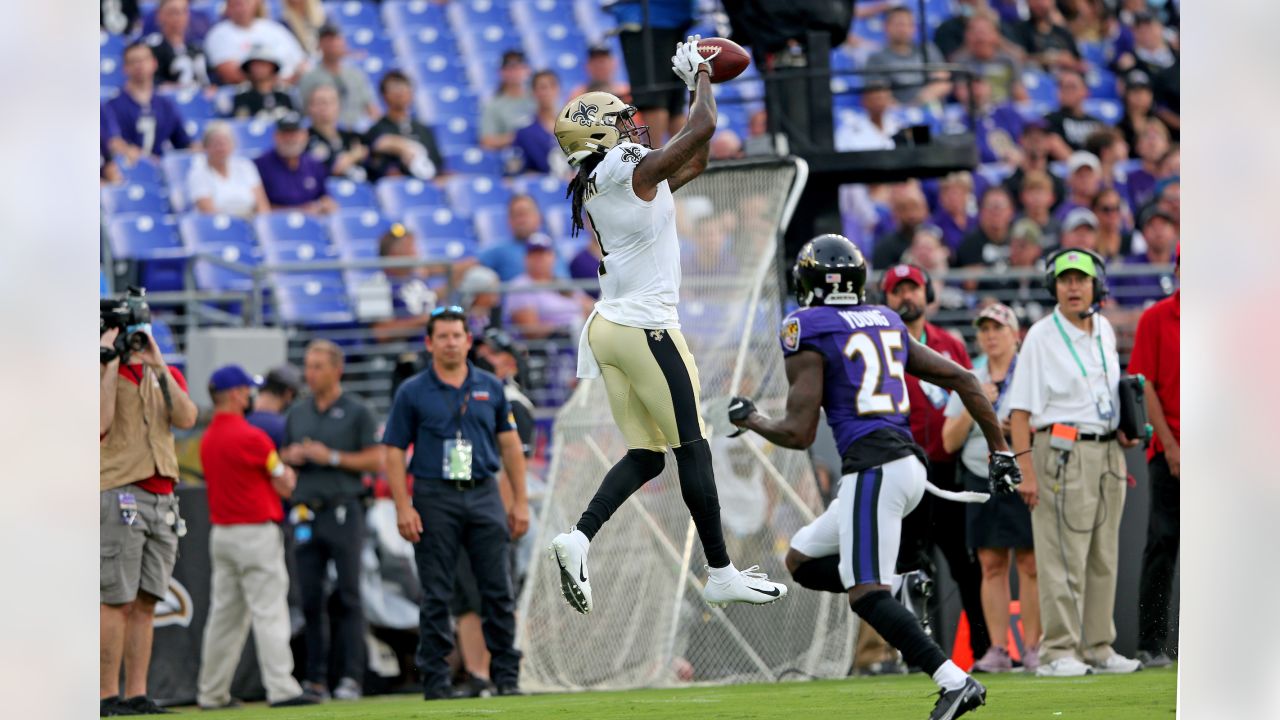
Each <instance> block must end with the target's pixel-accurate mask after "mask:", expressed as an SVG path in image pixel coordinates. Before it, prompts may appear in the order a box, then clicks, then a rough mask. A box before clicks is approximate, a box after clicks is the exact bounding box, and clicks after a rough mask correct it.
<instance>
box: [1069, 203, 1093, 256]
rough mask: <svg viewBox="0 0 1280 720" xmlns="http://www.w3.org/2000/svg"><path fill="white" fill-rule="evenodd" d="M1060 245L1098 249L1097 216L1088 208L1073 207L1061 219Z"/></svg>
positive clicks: (1072, 247) (1079, 248)
mask: <svg viewBox="0 0 1280 720" xmlns="http://www.w3.org/2000/svg"><path fill="white" fill-rule="evenodd" d="M1061 247H1063V248H1069V249H1075V250H1088V251H1089V252H1094V253H1096V252H1097V251H1098V218H1097V216H1096V215H1094V214H1093V212H1092V211H1090V210H1089V208H1082V207H1079V208H1075V209H1074V210H1072V211H1071V212H1069V213H1067V216H1066V217H1065V218H1064V219H1063V221H1062V238H1061Z"/></svg>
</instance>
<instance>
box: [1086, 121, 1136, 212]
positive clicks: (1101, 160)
mask: <svg viewBox="0 0 1280 720" xmlns="http://www.w3.org/2000/svg"><path fill="white" fill-rule="evenodd" d="M1084 149H1085V151H1087V152H1090V153H1093V154H1094V155H1095V156H1097V158H1098V166H1099V168H1100V169H1099V172H1098V174H1099V177H1100V178H1101V180H1102V187H1104V188H1115V189H1116V190H1119V191H1120V194H1121V195H1122V196H1123V197H1126V198H1127V197H1129V175H1128V173H1127V172H1125V167H1124V166H1125V163H1127V162H1128V160H1129V145H1128V144H1127V143H1126V142H1125V141H1124V136H1123V135H1122V134H1121V133H1120V131H1119V130H1117V129H1116V128H1112V127H1104V128H1101V129H1099V130H1096V131H1094V132H1093V134H1091V135H1090V136H1089V137H1088V138H1086V139H1085V141H1084Z"/></svg>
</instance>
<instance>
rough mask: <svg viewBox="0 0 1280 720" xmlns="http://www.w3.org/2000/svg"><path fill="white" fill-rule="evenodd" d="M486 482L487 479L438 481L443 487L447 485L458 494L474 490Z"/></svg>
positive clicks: (442, 479)
mask: <svg viewBox="0 0 1280 720" xmlns="http://www.w3.org/2000/svg"><path fill="white" fill-rule="evenodd" d="M487 481H488V478H471V479H470V480H446V479H444V478H441V479H440V482H442V483H444V484H445V485H448V486H449V487H451V488H453V489H454V490H457V491H458V492H464V491H467V490H475V489H476V488H478V487H480V486H481V485H484V484H485V482H487Z"/></svg>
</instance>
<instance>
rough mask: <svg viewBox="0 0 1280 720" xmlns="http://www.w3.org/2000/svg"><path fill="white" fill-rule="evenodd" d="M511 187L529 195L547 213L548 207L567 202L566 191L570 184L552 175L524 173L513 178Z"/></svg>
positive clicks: (521, 193) (517, 191)
mask: <svg viewBox="0 0 1280 720" xmlns="http://www.w3.org/2000/svg"><path fill="white" fill-rule="evenodd" d="M511 189H512V191H514V192H515V193H516V194H518V195H528V196H530V197H532V198H533V200H534V202H536V203H538V207H540V208H542V211H543V212H544V213H545V212H546V211H547V209H548V208H550V207H553V206H555V205H558V204H561V203H566V202H568V200H567V199H566V198H565V192H566V191H567V190H568V189H569V184H568V183H567V182H565V181H563V180H560V179H559V178H556V177H553V176H551V175H522V176H520V177H517V178H513V179H512V180H511Z"/></svg>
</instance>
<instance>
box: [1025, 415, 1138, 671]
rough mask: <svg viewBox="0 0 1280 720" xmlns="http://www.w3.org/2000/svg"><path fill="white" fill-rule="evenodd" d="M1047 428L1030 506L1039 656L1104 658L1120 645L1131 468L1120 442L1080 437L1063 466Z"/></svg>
mask: <svg viewBox="0 0 1280 720" xmlns="http://www.w3.org/2000/svg"><path fill="white" fill-rule="evenodd" d="M1058 457H1059V454H1058V452H1057V451H1056V450H1053V449H1052V448H1050V447H1049V436H1048V433H1047V432H1042V433H1038V434H1037V435H1036V437H1035V443H1034V445H1033V448H1032V459H1033V461H1034V462H1035V469H1036V479H1037V481H1038V483H1039V491H1040V503H1039V504H1038V505H1037V506H1036V508H1035V510H1034V511H1032V513H1031V530H1032V534H1033V535H1034V537H1035V548H1036V569H1037V572H1038V574H1039V578H1040V619H1041V622H1042V623H1043V625H1044V641H1043V642H1042V643H1041V645H1040V662H1041V663H1049V662H1053V661H1054V660H1057V659H1058V658H1062V657H1066V656H1074V657H1075V658H1076V659H1078V660H1082V661H1085V662H1095V663H1096V662H1101V661H1104V660H1106V659H1107V658H1108V657H1110V656H1111V655H1112V654H1113V653H1115V650H1113V649H1112V648H1111V643H1112V642H1114V641H1115V639H1116V624H1115V619H1114V610H1115V605H1116V572H1117V568H1118V554H1119V545H1120V516H1121V515H1122V514H1123V512H1124V496H1125V490H1126V485H1125V482H1126V480H1125V478H1126V469H1125V461H1124V453H1123V451H1122V450H1121V449H1120V444H1119V443H1117V442H1115V441H1112V442H1106V443H1101V442H1078V443H1076V446H1075V449H1073V450H1072V451H1071V454H1070V456H1069V458H1068V460H1067V463H1066V465H1064V466H1062V467H1061V474H1060V475H1059V465H1058Z"/></svg>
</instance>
